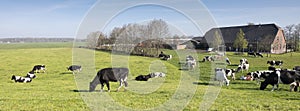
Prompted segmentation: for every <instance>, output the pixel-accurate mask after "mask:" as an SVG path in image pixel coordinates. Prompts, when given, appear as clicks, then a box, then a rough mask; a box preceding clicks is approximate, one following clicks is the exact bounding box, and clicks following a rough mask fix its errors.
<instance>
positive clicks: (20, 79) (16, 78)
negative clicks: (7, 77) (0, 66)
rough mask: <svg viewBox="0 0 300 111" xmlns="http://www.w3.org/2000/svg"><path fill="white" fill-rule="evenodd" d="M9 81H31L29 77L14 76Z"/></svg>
mask: <svg viewBox="0 0 300 111" xmlns="http://www.w3.org/2000/svg"><path fill="white" fill-rule="evenodd" d="M11 80H14V81H15V82H23V83H28V82H31V81H32V79H31V78H29V77H22V76H15V75H12V77H11Z"/></svg>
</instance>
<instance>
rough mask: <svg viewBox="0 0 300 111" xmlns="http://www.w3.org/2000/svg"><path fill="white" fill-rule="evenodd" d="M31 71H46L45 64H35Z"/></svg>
mask: <svg viewBox="0 0 300 111" xmlns="http://www.w3.org/2000/svg"><path fill="white" fill-rule="evenodd" d="M32 71H34V72H37V73H40V71H43V72H45V71H46V66H45V65H35V66H33V68H32Z"/></svg>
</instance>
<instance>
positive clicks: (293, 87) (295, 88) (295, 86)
mask: <svg viewBox="0 0 300 111" xmlns="http://www.w3.org/2000/svg"><path fill="white" fill-rule="evenodd" d="M298 87H299V82H297V81H295V82H293V83H291V84H290V91H291V92H293V91H298Z"/></svg>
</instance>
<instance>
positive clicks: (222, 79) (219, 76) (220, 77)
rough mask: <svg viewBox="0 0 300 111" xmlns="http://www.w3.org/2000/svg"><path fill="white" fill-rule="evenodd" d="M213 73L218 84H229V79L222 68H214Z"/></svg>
mask: <svg viewBox="0 0 300 111" xmlns="http://www.w3.org/2000/svg"><path fill="white" fill-rule="evenodd" d="M215 73H216V78H215V79H216V80H217V81H219V84H220V86H223V84H224V83H225V84H226V86H229V82H230V80H228V79H227V77H226V73H225V71H224V69H221V68H216V69H215Z"/></svg>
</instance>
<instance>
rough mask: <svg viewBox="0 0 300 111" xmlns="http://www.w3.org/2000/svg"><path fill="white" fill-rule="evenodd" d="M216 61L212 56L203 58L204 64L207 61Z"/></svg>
mask: <svg viewBox="0 0 300 111" xmlns="http://www.w3.org/2000/svg"><path fill="white" fill-rule="evenodd" d="M214 60H215V59H214V58H213V57H212V56H205V57H203V59H202V62H205V61H214Z"/></svg>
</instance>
